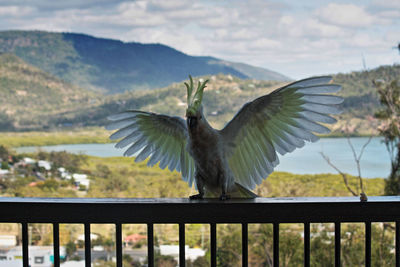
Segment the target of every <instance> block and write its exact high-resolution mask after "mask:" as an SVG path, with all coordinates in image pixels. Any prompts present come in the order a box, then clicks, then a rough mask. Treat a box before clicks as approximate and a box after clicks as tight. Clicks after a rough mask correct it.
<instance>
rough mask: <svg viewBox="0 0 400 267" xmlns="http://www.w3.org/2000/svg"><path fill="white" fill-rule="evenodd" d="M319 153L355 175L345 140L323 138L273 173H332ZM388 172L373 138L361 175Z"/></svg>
mask: <svg viewBox="0 0 400 267" xmlns="http://www.w3.org/2000/svg"><path fill="white" fill-rule="evenodd" d="M367 140H368V138H366V137H354V138H351V142H352V144H353V146H354V148H355V150H356V152H357V154H358V153H359V152H360V150H361V147H362V146H363V145H364V144H365V143H366V142H367ZM38 149H39V147H20V148H17V152H19V153H23V152H28V153H29V152H36V151H37V150H38ZM40 149H41V150H44V151H64V150H65V151H67V152H70V153H81V154H86V155H90V156H97V157H118V156H122V155H123V152H124V151H125V150H121V149H116V148H114V144H74V145H56V146H42V147H40ZM320 152H323V153H324V154H325V155H326V156H328V157H329V158H330V160H331V162H332V163H333V164H335V165H336V166H337V167H338V168H339V169H340V170H341V171H343V172H345V173H349V174H352V175H357V166H356V164H355V161H354V157H353V153H352V151H351V148H350V146H349V144H348V142H347V139H346V138H323V139H320V140H319V141H318V142H316V143H307V144H306V145H305V146H304V147H303V148H301V149H296V150H295V151H294V152H292V153H289V154H286V155H284V156H280V164H279V165H278V166H277V168H276V169H275V170H277V171H285V172H291V173H297V174H316V173H336V171H335V170H334V169H333V168H332V167H331V166H329V165H328V163H327V162H326V161H325V160H324V159H323V158H322V156H321V155H320ZM389 173H390V160H389V155H388V153H387V151H386V147H385V145H384V144H383V143H382V139H381V138H373V139H372V140H371V142H370V143H369V144H368V146H367V147H366V149H365V151H364V154H363V156H362V158H361V174H362V177H365V178H374V177H387V176H388V175H389Z"/></svg>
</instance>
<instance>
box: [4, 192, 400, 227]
mask: <svg viewBox="0 0 400 267" xmlns="http://www.w3.org/2000/svg"><path fill="white" fill-rule="evenodd" d="M339 221H340V222H362V221H377V222H382V221H400V197H399V196H381V197H369V199H368V201H367V202H361V201H360V199H359V198H358V197H301V198H256V199H231V200H228V201H220V200H218V199H205V200H189V199H187V198H121V199H120V198H0V222H60V223H63V222H65V223H85V222H90V223H268V222H271V223H273V222H339Z"/></svg>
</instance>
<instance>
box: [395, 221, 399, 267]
mask: <svg viewBox="0 0 400 267" xmlns="http://www.w3.org/2000/svg"><path fill="white" fill-rule="evenodd" d="M395 223H396V241H395V242H396V244H395V246H396V267H400V221H396V222H395Z"/></svg>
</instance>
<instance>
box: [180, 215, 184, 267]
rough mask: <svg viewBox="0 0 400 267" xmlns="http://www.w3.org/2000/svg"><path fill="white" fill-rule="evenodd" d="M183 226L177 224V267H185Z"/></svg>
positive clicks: (182, 224)
mask: <svg viewBox="0 0 400 267" xmlns="http://www.w3.org/2000/svg"><path fill="white" fill-rule="evenodd" d="M185 265H186V262H185V224H184V223H180V224H179V267H185Z"/></svg>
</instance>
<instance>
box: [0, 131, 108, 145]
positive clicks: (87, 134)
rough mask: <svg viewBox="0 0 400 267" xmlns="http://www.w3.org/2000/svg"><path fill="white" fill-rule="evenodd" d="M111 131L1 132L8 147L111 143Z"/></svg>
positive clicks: (3, 141) (3, 143)
mask: <svg viewBox="0 0 400 267" xmlns="http://www.w3.org/2000/svg"><path fill="white" fill-rule="evenodd" d="M110 134H111V132H110V131H107V130H105V129H103V128H100V127H88V128H74V129H71V130H64V131H49V132H0V144H1V145H5V146H7V147H21V146H48V145H61V144H91V143H110V139H108V137H109V136H110Z"/></svg>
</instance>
